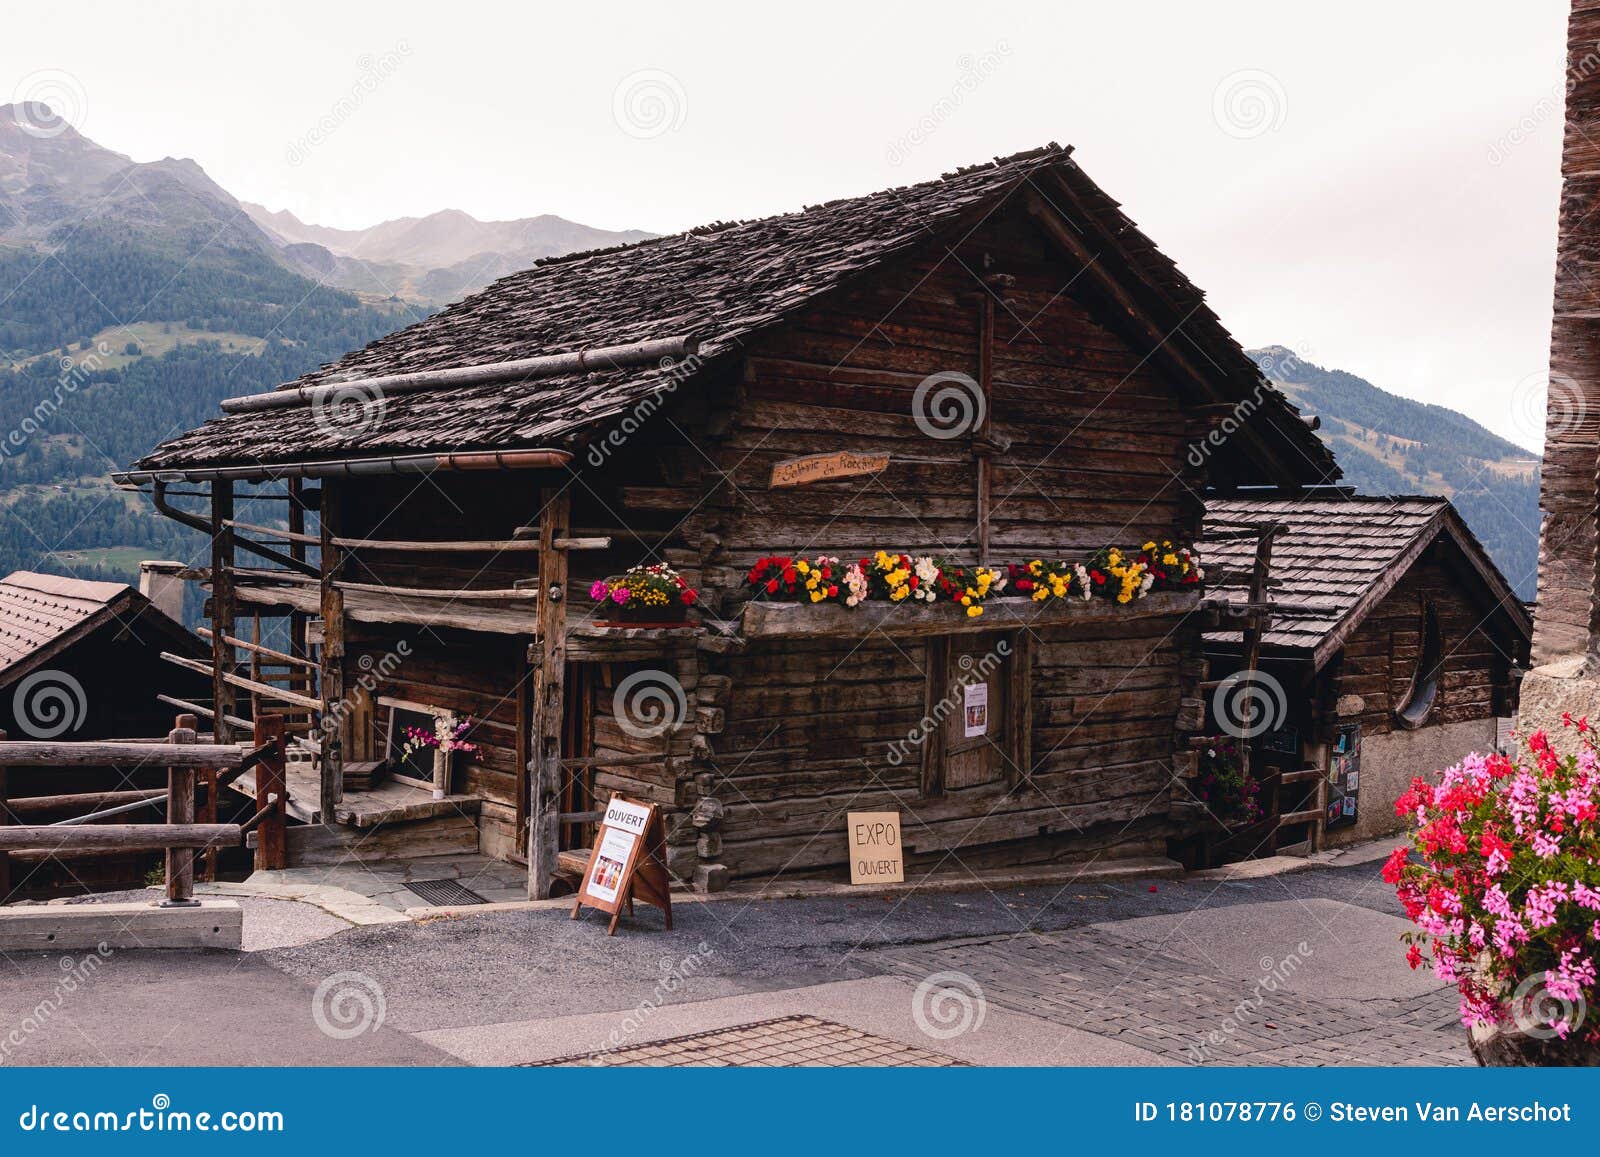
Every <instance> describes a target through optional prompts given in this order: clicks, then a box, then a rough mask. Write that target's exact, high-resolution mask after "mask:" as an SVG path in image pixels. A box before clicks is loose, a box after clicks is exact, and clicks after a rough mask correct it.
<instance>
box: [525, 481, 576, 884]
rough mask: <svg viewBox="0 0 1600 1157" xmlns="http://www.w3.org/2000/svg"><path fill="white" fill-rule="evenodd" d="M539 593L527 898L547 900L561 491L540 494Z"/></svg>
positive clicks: (560, 633) (568, 500)
mask: <svg viewBox="0 0 1600 1157" xmlns="http://www.w3.org/2000/svg"><path fill="white" fill-rule="evenodd" d="M540 499H541V503H542V506H541V509H540V511H539V591H538V596H539V597H538V603H537V605H536V607H535V618H536V619H537V622H538V639H539V650H540V661H539V663H538V665H537V666H536V668H535V670H534V692H533V719H532V724H533V726H532V728H531V734H530V736H529V739H530V742H529V744H528V754H529V760H530V762H531V764H532V766H531V767H530V768H529V771H530V773H531V775H530V780H529V787H530V791H531V795H532V799H531V800H530V801H529V807H528V896H529V898H530V899H535V900H543V899H546V898H548V897H549V895H550V889H551V887H552V886H553V885H554V883H555V878H556V857H557V852H558V850H559V847H560V841H561V777H562V774H563V773H562V768H561V733H562V730H563V724H564V722H565V697H564V687H563V679H564V678H565V675H566V666H567V654H566V649H567V599H566V595H567V589H566V588H567V552H566V551H564V550H559V549H557V547H556V545H555V543H556V540H557V539H558V538H563V537H565V536H566V533H567V527H568V524H569V523H570V522H571V520H572V495H571V492H570V491H568V490H567V489H565V488H563V489H560V490H556V489H552V488H546V489H545V490H544V491H542V492H541V494H540Z"/></svg>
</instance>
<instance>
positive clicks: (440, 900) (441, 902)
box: [406, 880, 489, 908]
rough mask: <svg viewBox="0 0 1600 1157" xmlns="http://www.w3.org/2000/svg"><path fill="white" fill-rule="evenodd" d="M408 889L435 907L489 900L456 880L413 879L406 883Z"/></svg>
mask: <svg viewBox="0 0 1600 1157" xmlns="http://www.w3.org/2000/svg"><path fill="white" fill-rule="evenodd" d="M406 891H408V892H415V893H416V894H417V895H418V896H420V897H421V898H422V899H423V901H424V902H425V903H428V904H431V905H432V906H433V907H435V908H446V907H453V906H455V905H457V904H487V903H488V902H489V901H487V900H485V899H484V898H483V897H482V896H480V895H478V893H476V892H474V891H473V890H472V889H471V888H469V887H467V886H466V885H465V884H462V883H460V882H459V881H456V880H411V881H409V882H408V883H407V884H406Z"/></svg>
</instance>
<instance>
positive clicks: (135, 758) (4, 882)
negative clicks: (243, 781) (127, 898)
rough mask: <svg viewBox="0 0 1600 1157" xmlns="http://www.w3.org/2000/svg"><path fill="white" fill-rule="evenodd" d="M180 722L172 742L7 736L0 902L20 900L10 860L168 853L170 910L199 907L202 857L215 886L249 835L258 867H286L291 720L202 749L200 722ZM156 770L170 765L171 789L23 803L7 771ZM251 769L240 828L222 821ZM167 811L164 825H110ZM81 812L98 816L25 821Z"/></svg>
mask: <svg viewBox="0 0 1600 1157" xmlns="http://www.w3.org/2000/svg"><path fill="white" fill-rule="evenodd" d="M175 722H176V726H175V727H174V728H173V729H172V731H171V733H169V734H168V735H167V737H166V740H165V741H164V742H146V741H144V740H122V739H108V740H94V741H89V742H82V743H56V742H18V741H10V740H7V739H6V736H5V733H4V732H0V902H3V901H4V899H5V898H6V897H7V896H9V895H10V893H11V867H12V864H11V854H12V853H13V852H17V851H28V852H36V853H37V852H43V853H45V854H47V855H72V854H74V853H81V852H100V851H112V852H144V851H154V850H162V851H165V853H166V871H167V899H166V902H167V903H168V904H189V903H193V902H194V881H195V862H196V859H197V858H198V859H200V860H201V861H202V871H203V872H204V873H205V875H206V876H207V877H208V878H209V877H212V876H214V875H215V872H216V852H217V849H219V848H223V847H236V846H238V845H239V844H241V843H243V842H244V838H245V835H246V834H247V833H248V832H250V831H256V832H257V833H258V834H257V837H256V856H255V866H256V867H257V868H258V869H264V868H282V867H285V866H286V860H287V856H286V852H285V836H284V827H285V815H286V804H287V798H288V792H287V790H286V788H285V784H284V721H283V718H282V717H281V716H276V715H267V716H263V717H261V718H260V719H257V720H256V721H255V724H254V727H255V736H254V741H253V742H252V743H249V744H216V743H208V744H202V743H197V742H196V730H195V717H194V716H193V715H179V716H178V717H177V719H176V721H175ZM150 764H156V765H165V766H166V768H167V786H166V788H165V790H163V789H160V788H155V789H142V790H133V791H110V792H81V793H75V794H72V795H52V796H31V797H23V798H20V799H10V798H8V795H7V790H6V787H7V783H6V769H7V768H10V767H107V766H109V767H135V766H144V765H150ZM251 770H254V771H255V788H256V792H255V794H256V811H255V814H254V815H252V816H251V817H250V818H249V819H247V820H245V821H244V822H243V823H240V824H222V823H218V822H217V801H218V795H219V793H220V792H221V791H222V789H223V788H224V787H226V786H227V785H228V784H230V783H232V782H233V781H234V780H236V779H238V778H239V777H240V776H242V775H243V774H244V773H245V772H247V771H251ZM197 795H198V796H199V802H198V804H197V802H196V796H197ZM163 804H164V805H165V807H166V822H165V823H156V824H135V823H120V824H108V823H104V822H101V821H104V820H107V819H110V818H112V817H114V816H119V815H125V814H128V813H130V812H136V811H140V810H142V809H144V808H148V807H160V806H162V805H163ZM74 805H76V806H79V807H86V808H88V809H90V810H89V811H87V812H86V813H85V814H83V815H78V816H75V817H73V818H71V819H65V820H59V821H57V822H55V823H51V824H29V823H27V822H26V817H28V816H37V815H39V814H41V813H44V812H47V811H51V810H56V809H60V808H64V807H71V806H74Z"/></svg>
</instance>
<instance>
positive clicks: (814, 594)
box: [811, 589, 824, 603]
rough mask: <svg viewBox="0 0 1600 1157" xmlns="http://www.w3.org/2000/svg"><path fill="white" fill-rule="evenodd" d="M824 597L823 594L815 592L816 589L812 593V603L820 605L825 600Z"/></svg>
mask: <svg viewBox="0 0 1600 1157" xmlns="http://www.w3.org/2000/svg"><path fill="white" fill-rule="evenodd" d="M823 597H824V596H823V593H822V592H821V591H819V590H815V589H813V590H812V592H811V601H812V602H814V603H820V602H821V601H822V600H823Z"/></svg>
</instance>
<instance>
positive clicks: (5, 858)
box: [0, 731, 11, 904]
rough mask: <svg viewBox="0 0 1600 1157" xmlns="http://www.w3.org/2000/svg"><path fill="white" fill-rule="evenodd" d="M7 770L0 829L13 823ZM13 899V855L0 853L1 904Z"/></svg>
mask: <svg viewBox="0 0 1600 1157" xmlns="http://www.w3.org/2000/svg"><path fill="white" fill-rule="evenodd" d="M5 738H6V733H5V732H4V731H0V743H3V742H4V741H5ZM6 789H7V784H6V769H5V768H4V767H3V766H0V827H5V825H6V824H9V823H10V822H11V798H10V796H9V795H7V792H6ZM10 898H11V853H10V852H7V851H0V904H4V903H5V902H6V901H7V900H9V899H10Z"/></svg>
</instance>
